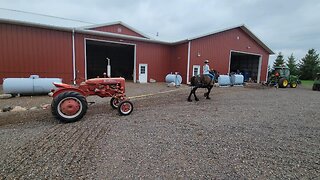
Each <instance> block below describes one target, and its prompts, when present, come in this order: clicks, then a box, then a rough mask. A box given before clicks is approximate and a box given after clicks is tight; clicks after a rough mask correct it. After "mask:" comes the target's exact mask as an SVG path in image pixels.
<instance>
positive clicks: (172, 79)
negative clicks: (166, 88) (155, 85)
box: [166, 74, 182, 86]
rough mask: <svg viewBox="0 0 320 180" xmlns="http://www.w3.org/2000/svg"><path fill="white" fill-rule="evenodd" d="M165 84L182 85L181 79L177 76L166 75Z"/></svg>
mask: <svg viewBox="0 0 320 180" xmlns="http://www.w3.org/2000/svg"><path fill="white" fill-rule="evenodd" d="M166 83H169V84H170V83H175V85H176V86H179V85H180V84H181V83H182V77H181V76H180V75H179V74H168V75H167V76H166Z"/></svg>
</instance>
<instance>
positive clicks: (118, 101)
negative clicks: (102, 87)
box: [110, 97, 120, 109]
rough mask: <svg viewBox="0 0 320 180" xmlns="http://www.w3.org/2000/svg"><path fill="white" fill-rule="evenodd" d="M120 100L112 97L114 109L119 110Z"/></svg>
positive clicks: (111, 102)
mask: <svg viewBox="0 0 320 180" xmlns="http://www.w3.org/2000/svg"><path fill="white" fill-rule="evenodd" d="M119 103H120V99H119V98H115V97H112V98H111V100H110V105H111V107H112V108H113V109H117V108H118V107H119Z"/></svg>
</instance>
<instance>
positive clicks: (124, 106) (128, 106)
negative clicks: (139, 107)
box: [118, 101, 133, 116]
mask: <svg viewBox="0 0 320 180" xmlns="http://www.w3.org/2000/svg"><path fill="white" fill-rule="evenodd" d="M132 111H133V104H132V103H131V102H130V101H122V102H120V104H119V107H118V112H119V114H120V115H122V116H127V115H129V114H131V113H132Z"/></svg>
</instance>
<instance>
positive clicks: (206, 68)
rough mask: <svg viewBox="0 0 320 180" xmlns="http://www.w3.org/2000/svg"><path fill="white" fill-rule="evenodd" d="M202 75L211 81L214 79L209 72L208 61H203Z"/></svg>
mask: <svg viewBox="0 0 320 180" xmlns="http://www.w3.org/2000/svg"><path fill="white" fill-rule="evenodd" d="M203 74H204V75H207V76H209V77H210V78H211V81H212V79H213V78H214V75H213V74H211V72H210V66H209V60H204V65H203Z"/></svg>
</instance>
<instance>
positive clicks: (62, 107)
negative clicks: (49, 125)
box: [51, 91, 88, 123]
mask: <svg viewBox="0 0 320 180" xmlns="http://www.w3.org/2000/svg"><path fill="white" fill-rule="evenodd" d="M87 109H88V103H87V100H86V98H85V97H84V96H83V95H81V94H80V93H78V92H73V91H67V92H64V93H61V94H59V95H58V96H57V97H55V98H54V99H53V100H52V103H51V112H52V114H53V116H54V117H56V118H57V119H59V120H60V121H61V122H64V123H70V122H75V121H78V120H80V119H81V118H82V117H83V116H84V115H85V114H86V112H87Z"/></svg>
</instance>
